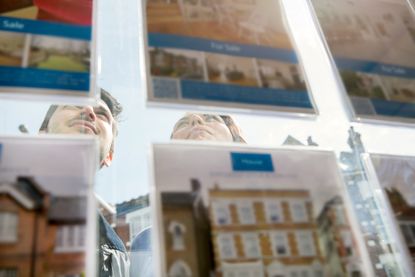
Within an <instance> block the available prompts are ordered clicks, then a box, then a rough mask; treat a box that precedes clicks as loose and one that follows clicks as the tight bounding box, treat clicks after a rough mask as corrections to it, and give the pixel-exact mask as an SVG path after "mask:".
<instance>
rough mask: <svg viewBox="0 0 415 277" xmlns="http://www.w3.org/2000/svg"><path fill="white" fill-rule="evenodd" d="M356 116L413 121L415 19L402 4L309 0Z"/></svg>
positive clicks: (372, 0) (382, 0)
mask: <svg viewBox="0 0 415 277" xmlns="http://www.w3.org/2000/svg"><path fill="white" fill-rule="evenodd" d="M311 2H312V3H313V6H314V10H315V13H316V15H317V18H318V21H319V23H320V26H321V29H322V32H323V35H324V37H325V39H326V42H327V46H328V48H329V50H330V52H331V53H332V56H333V59H334V63H335V65H336V67H337V69H338V71H339V74H340V77H341V80H342V81H343V84H344V88H345V91H346V92H347V99H348V101H349V102H350V104H351V106H352V110H353V114H354V116H355V117H356V118H358V119H359V118H369V119H382V120H385V119H386V120H393V121H401V122H414V118H415V58H414V57H415V19H414V14H413V11H412V10H411V8H410V6H409V5H408V2H407V0H397V1H389V0H380V1H378V0H339V1H330V0H311Z"/></svg>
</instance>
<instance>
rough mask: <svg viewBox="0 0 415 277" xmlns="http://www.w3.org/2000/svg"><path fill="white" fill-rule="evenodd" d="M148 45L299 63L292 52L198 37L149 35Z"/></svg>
mask: <svg viewBox="0 0 415 277" xmlns="http://www.w3.org/2000/svg"><path fill="white" fill-rule="evenodd" d="M148 44H149V46H150V47H165V48H177V49H183V50H196V51H203V52H210V53H219V54H225V55H233V56H241V57H249V58H258V59H272V60H278V61H282V62H287V63H293V64H297V63H298V59H297V55H296V54H295V52H294V51H291V50H286V49H281V48H272V47H265V46H258V45H250V44H241V43H231V42H224V41H219V40H210V39H203V38H196V37H188V36H180V35H170V34H161V33H149V34H148Z"/></svg>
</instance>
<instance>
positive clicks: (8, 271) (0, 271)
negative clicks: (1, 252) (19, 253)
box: [0, 268, 17, 277]
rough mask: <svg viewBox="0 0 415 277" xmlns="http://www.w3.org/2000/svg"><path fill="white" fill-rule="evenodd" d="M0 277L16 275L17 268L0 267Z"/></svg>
mask: <svg viewBox="0 0 415 277" xmlns="http://www.w3.org/2000/svg"><path fill="white" fill-rule="evenodd" d="M0 277H17V269H15V268H0Z"/></svg>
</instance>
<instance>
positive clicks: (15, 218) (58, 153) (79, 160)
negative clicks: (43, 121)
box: [0, 136, 97, 276]
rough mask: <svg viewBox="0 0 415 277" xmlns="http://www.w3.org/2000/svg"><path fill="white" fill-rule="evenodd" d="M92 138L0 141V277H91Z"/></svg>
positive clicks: (93, 252)
mask: <svg viewBox="0 0 415 277" xmlns="http://www.w3.org/2000/svg"><path fill="white" fill-rule="evenodd" d="M96 160H97V158H96V144H95V140H93V139H50V138H45V137H44V138H39V137H29V136H28V137H0V276H95V273H94V272H95V260H96V259H95V257H96V253H97V251H96V243H95V241H96V239H95V237H96V236H95V235H94V230H95V222H96V214H97V212H96V210H95V208H94V203H95V202H94V201H93V200H94V198H93V194H92V185H93V180H94V175H95V169H96V164H97V163H96Z"/></svg>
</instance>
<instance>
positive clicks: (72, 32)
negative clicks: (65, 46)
mask: <svg viewBox="0 0 415 277" xmlns="http://www.w3.org/2000/svg"><path fill="white" fill-rule="evenodd" d="M0 30H2V31H8V32H17V33H26V34H36V35H49V36H57V37H64V38H70V39H79V40H88V41H90V40H91V37H92V28H91V26H80V25H71V24H65V23H55V22H48V21H42V20H32V19H21V18H15V17H7V16H0Z"/></svg>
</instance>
